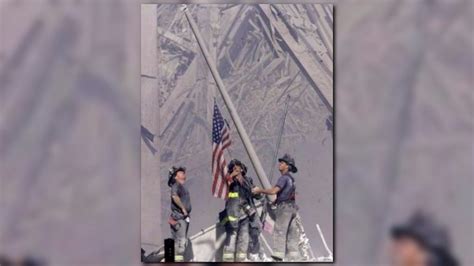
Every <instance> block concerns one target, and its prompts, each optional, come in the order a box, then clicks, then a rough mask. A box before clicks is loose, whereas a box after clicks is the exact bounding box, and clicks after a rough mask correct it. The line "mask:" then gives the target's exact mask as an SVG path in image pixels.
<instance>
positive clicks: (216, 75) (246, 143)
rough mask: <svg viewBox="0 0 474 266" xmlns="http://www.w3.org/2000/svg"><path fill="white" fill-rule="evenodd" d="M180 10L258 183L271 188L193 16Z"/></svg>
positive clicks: (270, 196)
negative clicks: (204, 60)
mask: <svg viewBox="0 0 474 266" xmlns="http://www.w3.org/2000/svg"><path fill="white" fill-rule="evenodd" d="M182 10H183V12H184V14H185V15H186V19H187V20H188V22H189V25H190V26H191V29H192V31H193V33H194V36H195V37H196V40H197V42H198V44H199V47H200V48H201V51H202V54H203V56H204V59H206V62H207V65H208V66H209V69H210V70H211V73H212V77H213V78H214V80H215V81H216V85H217V88H218V89H219V92H220V93H221V95H222V98H223V100H224V103H225V105H226V107H227V110H228V111H229V113H230V116H231V118H232V120H233V121H234V124H235V127H236V128H237V132H238V133H239V136H240V138H241V139H242V142H243V144H244V147H245V150H246V151H247V154H248V156H249V157H250V161H251V162H252V165H253V167H254V169H255V172H256V173H257V177H258V179H259V180H260V183H261V184H262V187H263V188H265V189H268V188H271V185H270V182H269V181H268V178H267V175H266V174H265V171H264V170H263V167H262V164H261V163H260V160H259V159H258V157H257V153H256V152H255V150H254V149H253V146H252V143H251V142H250V138H249V136H248V135H247V132H246V131H245V128H244V126H243V124H242V121H241V120H240V117H239V115H238V114H237V111H236V109H235V107H234V104H233V103H232V101H231V99H230V96H229V94H228V93H227V91H226V90H225V87H224V83H223V82H222V79H221V77H220V75H219V72H218V71H217V68H216V66H215V65H214V63H213V61H212V60H211V57H210V55H209V52H208V50H207V48H206V45H205V43H204V40H203V39H202V37H201V34H200V32H199V30H198V26H197V25H196V22H195V21H194V19H193V17H192V16H191V14H190V13H189V11H188V9H187V6H186V5H183V7H182ZM267 197H268V198H269V199H270V200H271V201H273V200H274V198H275V196H274V195H267Z"/></svg>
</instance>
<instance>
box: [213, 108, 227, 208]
mask: <svg viewBox="0 0 474 266" xmlns="http://www.w3.org/2000/svg"><path fill="white" fill-rule="evenodd" d="M230 144H231V141H230V134H229V129H228V128H227V125H226V123H225V122H224V118H222V115H221V112H220V111H219V108H218V107H217V104H216V102H214V117H213V119H212V188H211V191H212V195H213V196H214V197H216V198H222V199H225V198H226V197H227V191H228V188H227V180H228V178H229V175H228V174H227V163H226V161H225V159H224V150H225V149H227V148H228V147H229V146H230Z"/></svg>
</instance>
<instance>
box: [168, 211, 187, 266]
mask: <svg viewBox="0 0 474 266" xmlns="http://www.w3.org/2000/svg"><path fill="white" fill-rule="evenodd" d="M177 222H178V223H177V224H176V225H174V226H171V235H172V236H173V239H174V254H175V256H174V261H176V262H181V261H184V251H185V250H186V241H187V238H188V228H189V223H188V222H186V221H185V220H184V219H180V220H177Z"/></svg>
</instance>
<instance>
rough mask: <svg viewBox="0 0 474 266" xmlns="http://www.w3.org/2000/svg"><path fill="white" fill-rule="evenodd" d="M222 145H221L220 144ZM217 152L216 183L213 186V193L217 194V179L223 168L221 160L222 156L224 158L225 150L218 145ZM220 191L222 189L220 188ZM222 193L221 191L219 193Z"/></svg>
mask: <svg viewBox="0 0 474 266" xmlns="http://www.w3.org/2000/svg"><path fill="white" fill-rule="evenodd" d="M219 146H220V145H219ZM216 151H218V152H217V158H216V160H215V161H216V162H217V167H216V169H215V173H214V184H213V186H212V191H213V194H215V191H216V185H217V180H218V179H219V172H220V169H221V164H220V161H221V158H222V154H223V152H224V150H223V149H220V147H217V149H216ZM219 191H220V190H219ZM219 194H220V193H219Z"/></svg>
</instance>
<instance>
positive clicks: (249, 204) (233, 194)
mask: <svg viewBox="0 0 474 266" xmlns="http://www.w3.org/2000/svg"><path fill="white" fill-rule="evenodd" d="M227 169H228V172H229V182H228V184H229V186H228V187H229V192H228V194H227V200H226V204H225V214H224V215H221V223H223V224H225V228H226V234H227V235H226V240H225V243H224V251H223V255H222V260H223V261H226V262H227V261H246V260H247V252H248V248H249V229H250V218H249V217H251V216H252V217H253V216H255V214H256V210H255V205H254V204H253V201H252V199H251V197H252V191H251V190H252V184H253V183H252V181H251V179H250V178H248V177H246V172H247V167H246V166H245V165H244V164H243V163H242V162H241V161H239V160H237V159H233V160H232V161H230V163H229V165H228V167H227Z"/></svg>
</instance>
